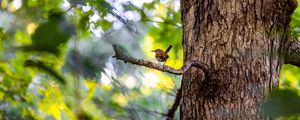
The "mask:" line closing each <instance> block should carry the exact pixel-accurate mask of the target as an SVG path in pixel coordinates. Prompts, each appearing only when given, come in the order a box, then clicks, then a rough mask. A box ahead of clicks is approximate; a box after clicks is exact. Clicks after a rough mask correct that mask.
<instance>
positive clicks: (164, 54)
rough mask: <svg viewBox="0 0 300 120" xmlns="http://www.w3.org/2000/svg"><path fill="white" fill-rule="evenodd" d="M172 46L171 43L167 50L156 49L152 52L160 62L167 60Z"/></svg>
mask: <svg viewBox="0 0 300 120" xmlns="http://www.w3.org/2000/svg"><path fill="white" fill-rule="evenodd" d="M171 48H172V45H169V47H168V48H167V49H166V51H163V50H162V49H155V50H152V51H151V52H154V53H155V58H156V60H157V61H159V62H166V61H167V59H168V58H169V55H168V53H169V52H170V50H171Z"/></svg>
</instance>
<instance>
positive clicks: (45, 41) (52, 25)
mask: <svg viewBox="0 0 300 120" xmlns="http://www.w3.org/2000/svg"><path fill="white" fill-rule="evenodd" d="M74 31H75V30H74V28H73V27H72V26H71V25H69V24H68V23H67V21H66V19H65V18H64V16H63V15H62V14H61V13H53V14H52V15H50V17H49V19H48V21H47V22H46V23H44V24H41V25H40V26H39V27H38V28H37V29H36V31H35V32H34V34H33V35H32V48H33V49H34V50H38V51H39V50H40V51H46V52H49V53H55V54H58V46H59V45H61V44H63V43H66V42H67V41H68V40H69V38H70V37H71V35H73V34H75V32H74Z"/></svg>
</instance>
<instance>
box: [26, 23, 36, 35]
mask: <svg viewBox="0 0 300 120" xmlns="http://www.w3.org/2000/svg"><path fill="white" fill-rule="evenodd" d="M37 27H38V24H36V23H33V22H31V23H29V24H28V25H27V27H26V31H27V32H28V33H29V34H32V33H34V31H35V29H36V28H37Z"/></svg>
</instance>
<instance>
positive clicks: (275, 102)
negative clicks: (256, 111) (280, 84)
mask: <svg viewBox="0 0 300 120" xmlns="http://www.w3.org/2000/svg"><path fill="white" fill-rule="evenodd" d="M299 102H300V96H299V95H298V92H297V91H296V90H291V89H278V90H273V91H272V92H271V93H269V97H268V98H267V101H266V102H265V103H264V105H263V111H264V113H265V115H267V116H271V117H273V118H278V117H289V116H291V115H297V114H299V113H300V104H299Z"/></svg>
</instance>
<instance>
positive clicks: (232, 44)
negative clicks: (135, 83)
mask: <svg viewBox="0 0 300 120" xmlns="http://www.w3.org/2000/svg"><path fill="white" fill-rule="evenodd" d="M294 7H295V6H294V5H293V3H292V4H291V2H290V1H287V0H181V10H182V22H183V31H184V35H183V47H184V53H185V56H184V58H185V59H184V60H185V61H188V60H192V59H193V60H199V61H201V62H203V63H205V64H207V65H208V66H209V68H211V69H214V72H213V74H211V75H210V76H208V77H206V78H205V77H204V76H203V73H202V71H201V70H198V69H191V70H189V71H188V72H186V73H185V74H184V75H183V81H182V101H181V102H182V103H181V108H180V114H181V119H185V120H190V119H198V120H203V119H216V120H221V119H237V120H249V119H264V118H263V117H262V115H261V108H260V107H261V103H262V101H263V100H264V98H265V96H266V94H267V93H268V91H269V90H270V89H272V88H273V87H277V86H278V76H279V73H280V68H281V65H282V64H283V63H284V61H283V58H284V56H282V55H283V54H282V53H283V52H284V51H285V49H284V48H285V47H286V46H287V45H288V36H289V22H290V15H291V13H292V11H293V9H294Z"/></svg>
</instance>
